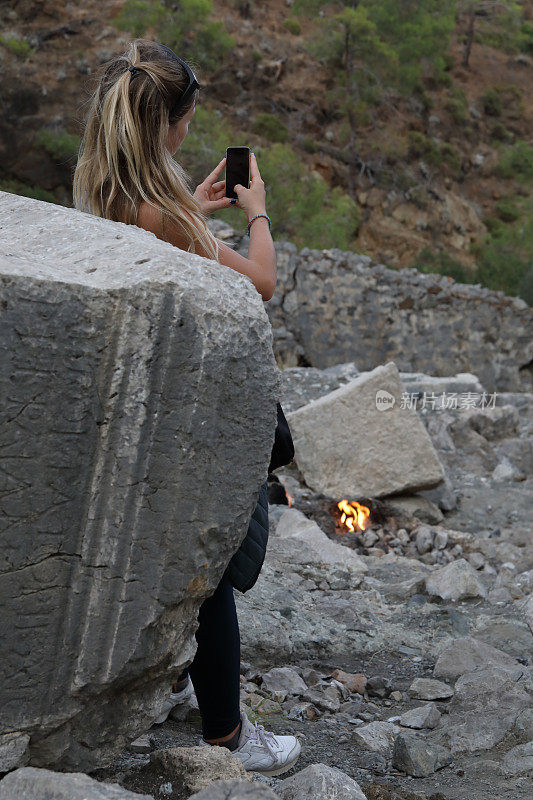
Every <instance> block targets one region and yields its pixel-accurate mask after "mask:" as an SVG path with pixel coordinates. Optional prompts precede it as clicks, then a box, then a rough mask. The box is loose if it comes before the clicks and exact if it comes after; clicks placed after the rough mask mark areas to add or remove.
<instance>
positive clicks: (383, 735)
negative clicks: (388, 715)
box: [353, 721, 400, 758]
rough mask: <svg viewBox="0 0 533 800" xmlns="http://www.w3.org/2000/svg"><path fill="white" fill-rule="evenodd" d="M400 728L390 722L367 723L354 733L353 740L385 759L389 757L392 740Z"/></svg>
mask: <svg viewBox="0 0 533 800" xmlns="http://www.w3.org/2000/svg"><path fill="white" fill-rule="evenodd" d="M399 731H400V728H399V727H398V725H394V724H393V723H392V722H378V721H376V722H369V723H368V725H363V726H362V727H361V728H357V730H356V731H354V734H353V736H354V739H355V740H356V741H357V742H359V744H361V745H363V747H366V749H367V750H372V752H373V753H380V754H381V755H383V756H385V757H387V758H388V757H390V755H391V753H392V748H393V745H394V740H395V738H396V735H397V734H398V733H399Z"/></svg>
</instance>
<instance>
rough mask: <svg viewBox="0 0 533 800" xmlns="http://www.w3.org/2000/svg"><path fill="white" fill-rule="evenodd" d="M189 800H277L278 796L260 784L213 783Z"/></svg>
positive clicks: (237, 782)
mask: <svg viewBox="0 0 533 800" xmlns="http://www.w3.org/2000/svg"><path fill="white" fill-rule="evenodd" d="M189 800H278V795H277V794H274V792H273V791H272V789H270V788H269V787H268V786H265V785H263V784H261V783H250V782H248V781H247V782H245V781H215V782H214V783H212V784H211V785H210V786H208V787H207V789H202V791H201V792H198V794H193V795H191V796H190V797H189Z"/></svg>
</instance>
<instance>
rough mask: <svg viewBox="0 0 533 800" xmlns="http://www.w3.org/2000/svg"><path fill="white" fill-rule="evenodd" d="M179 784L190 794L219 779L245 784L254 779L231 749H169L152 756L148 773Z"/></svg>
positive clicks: (197, 747)
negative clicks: (154, 772) (243, 782)
mask: <svg viewBox="0 0 533 800" xmlns="http://www.w3.org/2000/svg"><path fill="white" fill-rule="evenodd" d="M154 770H155V771H156V772H157V775H158V779H162V780H163V781H165V780H169V781H171V782H174V781H175V782H176V783H177V785H178V786H181V787H183V791H186V792H191V793H192V792H200V791H201V790H202V789H206V788H207V787H208V786H210V785H211V784H212V783H213V782H214V781H216V780H229V781H234V780H238V781H245V780H251V776H250V775H249V774H248V773H247V772H246V770H245V769H244V765H243V763H242V761H241V760H240V758H236V757H235V756H234V755H233V754H232V753H231V751H230V750H228V748H227V747H205V746H203V745H202V746H200V745H198V746H196V747H168V748H165V749H162V750H155V751H154V752H153V753H152V754H151V755H150V764H149V765H148V766H147V767H146V771H147V772H153V771H154Z"/></svg>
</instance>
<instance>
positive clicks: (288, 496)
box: [285, 491, 294, 506]
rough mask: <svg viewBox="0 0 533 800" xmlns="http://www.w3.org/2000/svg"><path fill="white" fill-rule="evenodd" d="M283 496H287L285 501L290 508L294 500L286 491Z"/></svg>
mask: <svg viewBox="0 0 533 800" xmlns="http://www.w3.org/2000/svg"><path fill="white" fill-rule="evenodd" d="M285 494H286V496H287V500H288V501H289V506H292V501H293V500H294V497H293V496H292V495H290V494H289V493H288V492H287V491H285Z"/></svg>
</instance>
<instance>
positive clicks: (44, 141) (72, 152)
mask: <svg viewBox="0 0 533 800" xmlns="http://www.w3.org/2000/svg"><path fill="white" fill-rule="evenodd" d="M80 141H81V139H80V137H79V136H78V135H77V134H75V133H67V131H64V130H55V129H53V128H42V129H41V130H40V131H38V132H37V134H36V136H35V143H36V144H37V145H39V146H40V147H44V149H45V150H46V152H47V153H48V154H49V155H50V156H51V157H52V158H53V159H54V161H58V162H64V161H69V160H72V159H75V158H77V155H78V150H79V147H80Z"/></svg>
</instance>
